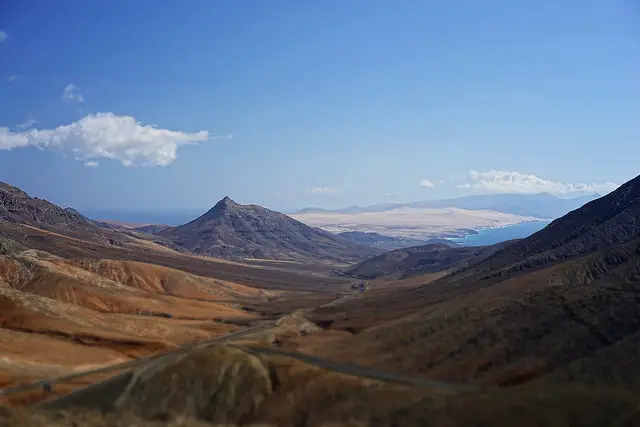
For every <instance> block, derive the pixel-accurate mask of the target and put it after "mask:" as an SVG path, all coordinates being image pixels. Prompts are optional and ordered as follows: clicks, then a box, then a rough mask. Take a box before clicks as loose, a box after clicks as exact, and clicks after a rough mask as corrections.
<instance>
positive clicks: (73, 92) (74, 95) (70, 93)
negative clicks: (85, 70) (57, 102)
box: [62, 84, 84, 102]
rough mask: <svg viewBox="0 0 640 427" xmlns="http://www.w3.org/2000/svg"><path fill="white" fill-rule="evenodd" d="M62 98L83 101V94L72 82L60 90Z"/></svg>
mask: <svg viewBox="0 0 640 427" xmlns="http://www.w3.org/2000/svg"><path fill="white" fill-rule="evenodd" d="M62 99H64V100H65V101H76V102H84V96H83V95H82V92H81V91H80V88H79V87H78V86H76V85H74V84H68V85H67V86H66V87H65V88H64V91H62Z"/></svg>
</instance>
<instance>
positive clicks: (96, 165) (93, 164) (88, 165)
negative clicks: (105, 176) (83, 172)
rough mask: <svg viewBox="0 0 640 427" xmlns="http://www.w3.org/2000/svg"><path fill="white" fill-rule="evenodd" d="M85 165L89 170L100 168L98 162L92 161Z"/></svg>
mask: <svg viewBox="0 0 640 427" xmlns="http://www.w3.org/2000/svg"><path fill="white" fill-rule="evenodd" d="M84 165H85V166H86V167H88V168H97V167H98V162H96V161H95V160H90V161H88V162H85V164H84Z"/></svg>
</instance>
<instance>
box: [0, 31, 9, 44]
mask: <svg viewBox="0 0 640 427" xmlns="http://www.w3.org/2000/svg"><path fill="white" fill-rule="evenodd" d="M8 38H9V34H7V32H6V31H0V43H2V42H3V41H5V40H6V39H8Z"/></svg>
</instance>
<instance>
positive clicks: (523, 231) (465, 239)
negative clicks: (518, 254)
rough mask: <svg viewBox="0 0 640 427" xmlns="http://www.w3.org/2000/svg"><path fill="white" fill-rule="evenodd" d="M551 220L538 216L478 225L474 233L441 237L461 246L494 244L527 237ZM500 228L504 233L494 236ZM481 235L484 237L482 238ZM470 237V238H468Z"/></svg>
mask: <svg viewBox="0 0 640 427" xmlns="http://www.w3.org/2000/svg"><path fill="white" fill-rule="evenodd" d="M552 221H553V220H552V219H542V218H540V219H537V220H535V221H523V222H519V223H516V224H506V225H499V226H495V227H479V228H477V229H475V230H474V231H475V233H468V234H465V235H463V236H460V237H443V239H446V240H449V241H451V242H452V243H455V244H457V245H462V246H481V245H484V244H495V243H498V242H500V241H506V240H511V239H518V238H524V237H528V236H530V235H531V234H534V233H536V232H538V231H540V230H542V229H543V228H545V227H546V226H547V225H549V224H550V223H551V222H552ZM528 226H531V227H528ZM500 230H502V231H504V233H500V235H502V236H494V234H495V233H494V232H498V231H500ZM507 230H512V231H513V236H510V235H509V234H510V233H508V232H507ZM474 236H477V237H478V238H476V239H473V237H474ZM483 236H484V238H482V237H483ZM470 237H471V238H472V239H469V238H470ZM484 240H486V241H487V242H486V243H485V242H483V241H484ZM494 240H495V241H494Z"/></svg>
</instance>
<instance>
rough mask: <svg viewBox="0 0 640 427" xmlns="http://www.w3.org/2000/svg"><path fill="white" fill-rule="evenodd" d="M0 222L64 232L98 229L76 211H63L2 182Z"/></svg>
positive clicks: (69, 209)
mask: <svg viewBox="0 0 640 427" xmlns="http://www.w3.org/2000/svg"><path fill="white" fill-rule="evenodd" d="M0 220H3V221H9V222H15V223H21V224H28V225H32V226H36V227H40V226H50V227H55V228H59V229H64V230H73V229H77V228H83V229H95V230H97V229H98V227H97V226H96V225H95V224H93V222H92V221H91V220H89V219H88V218H86V217H85V216H84V215H82V214H80V213H79V212H78V211H76V210H74V209H71V208H67V209H63V208H61V207H60V206H57V205H54V204H53V203H50V202H48V201H46V200H42V199H38V198H37V197H30V196H29V195H28V194H27V193H25V192H24V191H22V190H20V189H19V188H17V187H14V186H12V185H9V184H6V183H4V182H0Z"/></svg>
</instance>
